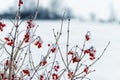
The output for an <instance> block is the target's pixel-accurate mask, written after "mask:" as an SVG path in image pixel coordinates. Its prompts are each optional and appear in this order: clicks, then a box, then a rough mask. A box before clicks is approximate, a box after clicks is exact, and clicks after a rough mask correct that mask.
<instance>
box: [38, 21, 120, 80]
mask: <svg viewBox="0 0 120 80" xmlns="http://www.w3.org/2000/svg"><path fill="white" fill-rule="evenodd" d="M39 24H40V27H39V33H40V35H41V37H42V38H43V40H44V43H45V45H46V44H47V43H46V42H49V41H52V39H54V38H53V34H52V28H55V29H56V30H59V28H60V21H39ZM64 24H65V25H64V26H63V37H62V38H61V42H62V44H63V45H64V44H65V42H66V41H65V38H66V28H67V21H65V22H64ZM119 30H120V25H118V24H100V23H81V22H79V21H77V20H71V23H70V41H71V43H70V44H71V45H74V44H79V45H81V46H82V43H83V37H84V36H83V35H85V33H86V32H87V31H91V35H92V41H91V42H90V44H92V45H93V46H95V47H96V49H97V54H96V55H100V54H101V52H102V51H103V49H104V48H105V46H106V45H107V43H108V41H110V42H111V43H110V46H109V47H108V49H107V51H106V52H105V54H104V56H103V57H102V58H101V60H100V61H98V63H96V64H95V65H94V66H93V67H94V69H95V70H96V72H94V73H92V74H90V75H89V77H90V78H91V79H92V80H119V79H120V76H119V72H120V68H119V67H120V58H119V57H120V53H119V50H120V49H119V48H120V42H119V41H120V37H119V35H120V31H119Z"/></svg>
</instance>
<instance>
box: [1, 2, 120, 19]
mask: <svg viewBox="0 0 120 80" xmlns="http://www.w3.org/2000/svg"><path fill="white" fill-rule="evenodd" d="M14 1H16V0H0V13H2V12H4V11H7V9H8V8H9V7H11V6H13V5H16V4H17V3H15V2H14ZM23 1H24V0H23ZM28 1H30V0H28ZM63 1H64V2H63V3H64V4H65V5H67V6H69V7H71V8H72V9H73V12H74V13H75V14H77V15H82V16H84V17H88V16H89V15H88V14H89V13H95V14H96V15H97V17H98V18H99V17H102V18H108V17H109V16H110V8H113V10H114V11H115V15H116V16H117V17H119V18H120V0H63ZM49 2H50V0H40V5H43V6H45V7H47V6H48V5H49ZM111 5H112V6H111ZM110 6H111V7H110Z"/></svg>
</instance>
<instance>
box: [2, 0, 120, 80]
mask: <svg viewBox="0 0 120 80" xmlns="http://www.w3.org/2000/svg"><path fill="white" fill-rule="evenodd" d="M36 1H37V0H23V2H24V5H22V6H21V19H24V18H25V17H28V16H31V15H33V14H34V12H35V10H36V4H37V2H36ZM17 5H18V0H0V16H5V17H7V16H9V17H11V18H13V19H14V18H15V14H16V10H17ZM64 12H65V13H66V18H68V17H70V18H72V20H71V23H70V30H71V31H70V32H71V34H70V41H71V45H72V46H73V45H75V44H80V45H81V44H83V42H82V41H83V37H84V35H85V34H86V32H87V31H91V34H92V41H91V42H90V43H91V44H92V45H93V46H95V47H96V49H97V54H96V55H100V54H101V52H102V51H103V49H104V48H105V46H106V44H107V42H108V41H111V43H110V46H109V48H108V49H107V51H106V52H105V54H104V56H103V57H102V59H101V60H100V61H98V63H97V64H95V66H94V67H93V69H96V70H97V71H96V72H94V73H93V74H91V75H90V76H89V78H91V80H120V75H119V73H120V37H119V36H120V31H119V30H120V0H40V7H39V13H38V17H37V19H38V24H39V25H40V27H39V29H38V30H37V32H36V33H37V34H38V35H40V36H41V37H42V38H43V41H44V46H46V45H47V44H48V43H49V41H53V39H54V38H53V37H51V36H53V34H52V28H53V27H55V29H57V30H59V28H60V27H59V26H60V20H61V18H62V15H63V13H64ZM6 22H7V23H8V25H10V22H9V21H8V20H6ZM24 26H25V25H23V27H24ZM66 27H67V22H66V21H65V22H64V25H63V34H66V32H65V31H66ZM8 28H9V27H8ZM8 30H9V29H8ZM8 30H6V32H7V31H8ZM76 33H77V35H76ZM78 35H79V36H78ZM45 36H46V37H45ZM49 36H50V37H49ZM0 37H1V34H0ZM51 38H52V39H51ZM65 39H66V35H63V36H62V38H61V42H62V45H65V44H66V42H65ZM80 47H81V46H80ZM63 48H64V47H63ZM44 51H45V50H44ZM35 53H36V52H35ZM37 53H38V55H40V54H39V51H38V52H37ZM38 55H37V56H36V57H39V56H38ZM38 59H39V58H38ZM66 80H67V79H66Z"/></svg>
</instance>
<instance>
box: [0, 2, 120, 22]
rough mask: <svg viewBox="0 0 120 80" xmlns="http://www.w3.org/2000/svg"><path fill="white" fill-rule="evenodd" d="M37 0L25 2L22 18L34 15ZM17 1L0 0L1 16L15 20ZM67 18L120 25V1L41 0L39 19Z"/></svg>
mask: <svg viewBox="0 0 120 80" xmlns="http://www.w3.org/2000/svg"><path fill="white" fill-rule="evenodd" d="M36 1H37V0H29V1H27V0H23V2H24V5H23V6H22V7H21V8H22V13H21V15H22V17H21V18H25V17H26V16H28V15H33V14H34V11H35V9H36V4H37V2H36ZM17 2H18V1H17V0H9V1H8V0H0V16H11V17H12V18H14V17H15V16H14V15H15V13H16V10H17ZM64 12H66V15H67V17H71V18H77V19H79V20H80V21H98V22H102V23H105V22H110V23H111V22H118V23H120V0H40V7H39V15H38V17H37V19H61V16H62V15H63V13H64Z"/></svg>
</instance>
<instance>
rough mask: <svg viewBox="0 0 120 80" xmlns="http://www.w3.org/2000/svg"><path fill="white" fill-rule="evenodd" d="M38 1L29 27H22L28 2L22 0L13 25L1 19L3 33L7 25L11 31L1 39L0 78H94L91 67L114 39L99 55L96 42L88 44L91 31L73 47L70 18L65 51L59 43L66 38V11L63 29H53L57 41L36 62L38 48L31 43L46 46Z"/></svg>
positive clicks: (68, 79) (71, 79) (60, 79)
mask: <svg viewBox="0 0 120 80" xmlns="http://www.w3.org/2000/svg"><path fill="white" fill-rule="evenodd" d="M37 3H38V4H37V9H36V12H35V15H34V16H33V17H31V18H30V19H28V20H27V21H26V26H25V27H26V29H25V30H22V29H21V28H20V27H21V26H20V25H21V23H22V22H23V20H22V21H21V19H20V16H21V15H20V9H21V7H22V5H24V2H23V1H22V0H18V11H17V14H16V17H15V20H14V21H12V20H11V19H9V20H10V21H11V23H12V25H13V26H12V27H10V26H9V25H8V24H6V22H4V21H3V20H0V35H2V33H3V32H4V30H5V29H6V28H5V27H9V31H8V32H5V33H6V34H5V35H6V36H2V38H1V39H0V58H1V59H0V60H1V61H0V80H64V79H65V80H83V79H88V80H90V79H89V78H88V77H87V75H88V74H90V73H91V72H94V71H95V70H91V67H92V66H93V65H94V64H95V63H96V62H97V61H98V60H99V59H100V58H101V57H102V55H103V54H104V52H105V51H106V49H107V47H108V45H109V44H110V42H108V44H107V46H106V47H105V49H104V50H103V52H102V53H101V54H100V56H98V57H97V56H96V55H95V54H96V52H97V50H96V48H95V47H94V46H91V47H90V48H86V45H87V44H88V42H89V41H90V40H91V34H90V31H88V32H87V33H86V34H85V36H83V38H84V43H83V45H82V46H80V45H75V46H73V47H71V48H70V41H69V36H70V34H69V33H70V32H69V26H70V19H68V27H67V39H66V41H67V42H66V48H65V50H66V52H63V50H61V46H60V43H59V40H60V38H62V37H61V35H62V27H63V20H64V14H63V18H62V22H61V27H60V30H59V31H58V32H56V31H55V29H53V34H54V39H55V41H54V42H51V43H48V50H46V53H45V55H41V56H40V61H39V64H37V65H36V64H35V63H36V62H34V58H33V56H32V55H34V54H33V53H34V51H33V50H32V49H33V48H31V47H32V46H35V47H36V48H38V49H41V50H42V44H43V40H42V39H41V37H40V36H37V35H36V34H35V32H36V30H37V28H38V27H39V25H38V24H37V23H35V19H36V17H37V14H38V5H39V0H38V2H37ZM44 52H45V51H44ZM51 58H52V59H51Z"/></svg>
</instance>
